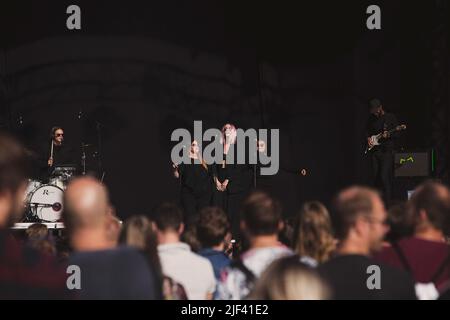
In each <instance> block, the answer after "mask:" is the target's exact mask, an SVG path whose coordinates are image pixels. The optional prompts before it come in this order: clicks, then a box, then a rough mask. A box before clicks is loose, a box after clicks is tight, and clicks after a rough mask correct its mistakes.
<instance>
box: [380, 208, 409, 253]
mask: <svg viewBox="0 0 450 320" xmlns="http://www.w3.org/2000/svg"><path fill="white" fill-rule="evenodd" d="M388 223H389V231H388V233H387V234H386V243H385V244H386V245H387V246H390V245H391V244H392V243H395V242H398V241H399V240H401V239H403V238H406V237H410V236H412V235H413V233H414V222H413V219H411V217H410V214H409V213H408V211H407V210H406V203H405V202H400V203H396V204H393V205H392V206H391V207H390V208H389V210H388Z"/></svg>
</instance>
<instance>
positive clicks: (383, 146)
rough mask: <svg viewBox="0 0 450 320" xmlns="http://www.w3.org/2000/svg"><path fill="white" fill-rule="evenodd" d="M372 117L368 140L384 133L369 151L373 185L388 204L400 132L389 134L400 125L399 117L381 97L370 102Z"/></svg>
mask: <svg viewBox="0 0 450 320" xmlns="http://www.w3.org/2000/svg"><path fill="white" fill-rule="evenodd" d="M369 112H370V117H369V119H368V122H367V135H366V136H367V141H368V144H369V145H370V137H371V136H373V135H377V134H380V133H382V138H381V140H380V145H379V146H375V147H374V148H373V149H372V150H371V151H370V153H369V157H370V163H371V169H372V175H371V182H372V185H373V186H374V187H376V188H378V189H379V190H381V192H382V194H383V200H384V201H385V203H386V204H387V205H388V204H389V203H390V201H391V200H392V184H393V176H394V149H395V140H396V138H397V135H398V132H395V131H394V132H393V133H391V134H389V132H388V131H389V130H391V129H394V128H396V127H397V125H398V121H397V117H396V116H395V115H394V114H392V113H389V112H386V111H385V110H384V108H383V105H382V104H381V101H380V100H379V99H372V100H370V102H369Z"/></svg>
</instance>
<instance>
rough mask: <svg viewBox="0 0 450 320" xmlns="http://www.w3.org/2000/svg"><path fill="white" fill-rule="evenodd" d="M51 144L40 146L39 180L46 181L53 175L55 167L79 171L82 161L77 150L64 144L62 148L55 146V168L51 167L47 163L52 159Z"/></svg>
mask: <svg viewBox="0 0 450 320" xmlns="http://www.w3.org/2000/svg"><path fill="white" fill-rule="evenodd" d="M50 153H51V144H50V142H48V143H46V144H43V145H41V146H40V150H39V159H38V161H37V163H38V166H39V169H38V171H39V178H40V179H42V180H44V181H46V180H47V179H48V178H49V177H50V175H51V174H52V172H53V170H54V169H55V167H58V166H68V165H70V166H74V167H76V168H77V169H78V166H79V163H80V159H79V155H77V153H76V151H75V149H73V148H72V147H71V146H70V145H68V144H66V143H63V144H62V145H61V146H56V145H53V166H52V167H49V166H48V164H47V162H48V159H49V158H50Z"/></svg>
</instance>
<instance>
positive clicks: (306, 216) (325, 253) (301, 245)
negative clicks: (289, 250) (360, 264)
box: [293, 201, 336, 263]
mask: <svg viewBox="0 0 450 320" xmlns="http://www.w3.org/2000/svg"><path fill="white" fill-rule="evenodd" d="M293 247H294V251H295V252H296V253H297V254H298V255H300V256H302V257H311V258H313V259H314V260H316V261H317V262H318V263H323V262H325V261H327V260H328V258H329V257H330V255H331V253H332V252H333V251H334V249H335V247H336V241H335V239H334V236H333V230H332V227H331V221H330V216H329V214H328V210H327V208H326V207H325V206H324V205H323V204H322V203H320V202H318V201H313V202H307V203H305V204H304V205H303V206H302V208H301V210H300V212H299V213H298V214H297V217H296V222H295V227H294V246H293Z"/></svg>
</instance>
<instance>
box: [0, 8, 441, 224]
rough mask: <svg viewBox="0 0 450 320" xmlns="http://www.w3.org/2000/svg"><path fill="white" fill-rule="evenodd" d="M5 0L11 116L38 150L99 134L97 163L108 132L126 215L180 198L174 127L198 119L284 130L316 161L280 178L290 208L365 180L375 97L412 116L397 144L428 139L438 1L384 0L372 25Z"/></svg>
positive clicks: (245, 12) (360, 15)
mask: <svg viewBox="0 0 450 320" xmlns="http://www.w3.org/2000/svg"><path fill="white" fill-rule="evenodd" d="M10 2H11V3H10V4H3V5H4V6H5V8H4V10H2V13H4V14H5V16H4V17H2V21H3V24H4V27H3V30H7V32H6V33H4V34H3V38H2V39H3V40H2V43H1V47H2V51H1V56H0V60H1V63H0V66H1V69H0V72H1V83H0V85H1V91H0V95H1V100H0V101H1V103H2V109H1V117H2V122H3V124H4V125H5V126H7V127H9V128H10V129H11V130H14V131H15V132H16V133H18V134H19V135H20V136H21V137H22V138H23V139H24V140H25V141H26V143H27V144H28V145H29V146H30V147H31V148H33V146H35V145H38V144H40V143H42V142H43V141H45V140H46V139H48V132H49V130H50V128H51V127H52V126H53V125H60V126H63V127H64V128H65V132H66V139H67V141H68V142H70V143H71V144H72V145H74V146H75V147H78V146H80V144H81V142H84V143H88V144H92V145H93V146H92V147H91V148H88V149H87V150H88V157H89V165H90V168H92V169H96V159H97V157H98V154H97V153H96V152H95V151H96V150H97V149H98V133H99V130H98V129H100V133H101V137H102V151H103V152H102V154H103V168H104V171H105V173H106V174H105V177H104V181H105V183H106V184H107V185H108V187H109V188H110V191H111V198H112V201H113V203H114V205H115V206H116V207H117V209H118V214H119V215H120V216H121V217H122V218H124V217H126V216H128V215H131V214H136V213H146V212H148V211H149V210H150V209H151V208H152V207H153V206H154V205H155V204H157V203H158V202H160V201H163V200H175V201H176V200H178V184H177V181H176V180H175V179H174V178H173V177H172V175H171V163H170V150H171V146H172V144H171V142H170V134H171V132H172V131H173V130H174V129H176V128H179V127H185V128H191V127H192V125H193V121H194V120H202V121H203V125H204V128H208V127H217V128H220V127H221V126H222V125H223V124H224V123H225V122H226V121H231V122H233V123H235V124H236V125H237V126H238V127H242V128H250V127H253V128H263V127H265V128H279V129H280V132H281V155H280V156H281V159H280V160H281V162H282V163H283V164H286V165H288V166H290V167H298V169H300V168H303V167H306V168H308V172H309V175H308V176H307V177H300V176H299V175H294V174H292V173H287V172H283V171H281V172H280V173H279V174H278V175H276V176H275V177H273V178H272V179H271V180H272V186H273V187H272V189H273V193H274V194H275V195H276V196H277V197H279V198H280V199H281V200H282V202H283V204H284V207H285V213H286V214H287V215H289V214H292V213H293V212H294V211H295V210H296V209H297V208H298V207H299V205H300V203H301V202H302V201H304V200H312V199H317V200H322V201H325V202H326V203H328V202H329V201H330V199H331V197H332V195H333V194H335V192H336V191H337V190H339V189H340V188H342V187H343V186H346V185H349V184H352V183H365V182H366V176H367V175H366V173H367V165H366V163H365V161H364V157H362V152H363V145H362V142H363V140H364V126H365V121H366V118H367V101H368V100H369V99H370V98H373V97H378V98H380V99H381V100H382V101H383V102H384V105H385V107H386V108H387V109H388V110H391V111H394V112H395V113H396V114H397V115H398V117H399V118H400V120H401V121H407V122H408V125H409V130H408V132H407V133H406V134H405V135H404V137H403V138H402V139H401V141H400V144H401V145H402V146H405V147H416V148H427V147H429V146H430V145H431V142H430V135H429V130H430V126H431V125H430V119H431V115H430V112H429V110H428V107H429V105H430V88H429V86H430V85H429V83H430V74H429V73H430V71H429V70H430V69H431V60H430V46H431V45H430V40H429V31H430V23H431V19H430V10H431V7H432V6H433V4H432V3H433V2H432V1H418V2H417V3H416V2H411V1H378V4H379V5H380V6H381V7H382V10H383V11H382V15H383V16H382V19H383V20H382V23H383V25H382V30H378V31H368V30H367V29H366V28H365V21H366V17H367V15H366V14H365V10H366V8H367V6H368V5H369V4H371V3H369V2H367V1H310V2H311V3H313V4H308V2H307V1H304V2H302V3H301V4H297V5H295V6H293V5H290V6H285V5H281V4H279V2H277V1H272V2H270V3H267V4H258V3H255V4H250V3H247V4H243V3H242V2H244V1H241V2H235V1H204V0H202V1H180V0H177V1H173V0H171V1H145V2H144V1H126V2H123V1H119V2H116V1H98V0H97V1H75V2H74V1H33V2H31V1H30V2H22V1H10ZM70 4H78V5H79V6H80V7H81V9H82V29H81V30H79V31H69V30H67V29H66V28H65V23H66V18H67V14H66V13H65V11H66V7H67V6H68V5H70ZM418 17H420V19H419V18H418ZM409 22H414V23H412V24H408V23H409ZM5 28H6V29H5ZM418 110H419V111H418Z"/></svg>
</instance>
